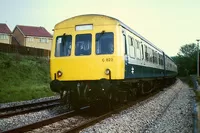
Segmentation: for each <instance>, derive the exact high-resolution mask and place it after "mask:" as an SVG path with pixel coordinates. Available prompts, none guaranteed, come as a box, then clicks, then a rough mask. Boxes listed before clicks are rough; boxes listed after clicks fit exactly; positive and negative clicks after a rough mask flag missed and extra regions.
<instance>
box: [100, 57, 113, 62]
mask: <svg viewBox="0 0 200 133" xmlns="http://www.w3.org/2000/svg"><path fill="white" fill-rule="evenodd" d="M102 62H113V58H103V59H102Z"/></svg>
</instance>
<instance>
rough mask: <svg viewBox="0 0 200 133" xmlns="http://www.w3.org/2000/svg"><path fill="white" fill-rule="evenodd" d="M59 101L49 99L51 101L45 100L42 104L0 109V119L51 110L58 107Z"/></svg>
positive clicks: (36, 103)
mask: <svg viewBox="0 0 200 133" xmlns="http://www.w3.org/2000/svg"><path fill="white" fill-rule="evenodd" d="M59 100H60V99H51V100H45V101H42V102H35V103H30V104H23V105H16V106H12V107H5V108H0V119H2V118H7V117H12V116H15V115H20V114H25V113H29V112H35V111H40V110H43V109H48V108H52V107H55V106H58V105H60V102H59Z"/></svg>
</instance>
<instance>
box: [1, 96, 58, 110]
mask: <svg viewBox="0 0 200 133" xmlns="http://www.w3.org/2000/svg"><path fill="white" fill-rule="evenodd" d="M57 98H60V96H58V95H57V96H51V97H44V98H38V99H33V100H27V101H20V102H10V103H0V108H6V107H12V106H16V105H23V104H30V103H36V102H42V101H45V100H51V99H57Z"/></svg>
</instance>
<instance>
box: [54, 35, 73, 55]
mask: <svg viewBox="0 0 200 133" xmlns="http://www.w3.org/2000/svg"><path fill="white" fill-rule="evenodd" d="M71 48H72V36H71V35H64V36H58V37H57V38H56V50H55V56H56V57H62V56H70V55H71Z"/></svg>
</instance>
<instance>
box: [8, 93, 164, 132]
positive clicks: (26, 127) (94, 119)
mask: <svg viewBox="0 0 200 133" xmlns="http://www.w3.org/2000/svg"><path fill="white" fill-rule="evenodd" d="M163 92H164V91H155V92H153V93H150V94H148V95H145V96H143V97H140V98H139V99H137V100H136V101H133V102H129V103H127V104H126V105H123V106H122V107H121V106H116V107H115V108H114V109H113V110H112V111H110V112H107V113H104V114H102V115H100V116H98V117H92V119H90V120H86V122H84V123H82V124H80V125H78V126H71V127H72V128H70V129H69V130H65V131H64V132H66V133H72V132H78V131H80V130H82V129H84V128H86V127H89V126H92V125H94V124H96V123H98V122H100V121H101V120H103V119H105V118H108V117H110V116H111V115H112V114H116V113H119V112H120V111H122V110H125V109H127V108H129V107H131V106H133V105H136V104H138V103H139V104H138V105H139V106H141V105H143V104H145V103H146V102H148V101H150V100H152V99H154V98H155V97H154V98H153V96H155V95H160V94H161V93H163ZM88 108H89V106H86V107H83V108H81V109H80V111H74V110H72V111H69V112H66V113H63V114H60V115H57V116H54V117H51V118H48V119H45V120H41V121H38V122H35V123H32V124H29V125H24V126H21V127H17V128H13V129H10V130H7V131H4V132H5V133H13V132H27V131H31V130H34V129H38V128H42V127H44V126H46V125H49V124H53V123H55V122H58V121H61V120H63V119H66V118H70V117H73V116H77V115H80V114H81V112H82V111H84V110H87V109H88ZM72 125H73V124H72ZM66 126H67V125H66Z"/></svg>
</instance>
